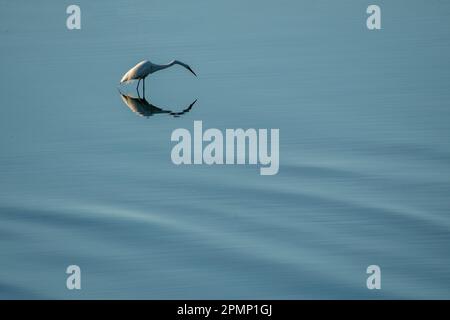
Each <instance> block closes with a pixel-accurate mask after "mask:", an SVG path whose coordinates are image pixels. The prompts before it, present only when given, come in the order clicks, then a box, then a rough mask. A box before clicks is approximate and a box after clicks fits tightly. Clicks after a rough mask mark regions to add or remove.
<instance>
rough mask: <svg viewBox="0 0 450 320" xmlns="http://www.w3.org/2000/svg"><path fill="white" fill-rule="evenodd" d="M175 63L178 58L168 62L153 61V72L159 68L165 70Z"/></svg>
mask: <svg viewBox="0 0 450 320" xmlns="http://www.w3.org/2000/svg"><path fill="white" fill-rule="evenodd" d="M174 64H177V61H176V60H173V61H171V62H169V63H168V64H154V63H152V72H156V71H159V70H163V69H166V68H169V67H171V66H173V65H174Z"/></svg>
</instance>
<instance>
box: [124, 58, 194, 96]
mask: <svg viewBox="0 0 450 320" xmlns="http://www.w3.org/2000/svg"><path fill="white" fill-rule="evenodd" d="M176 64H178V65H180V66H182V67H185V68H186V69H188V70H189V71H190V72H192V73H193V74H194V75H195V76H197V75H196V74H195V72H194V71H193V70H192V69H191V67H189V66H188V65H187V64H185V63H183V62H181V61H178V60H173V61H172V62H170V63H168V64H154V63H152V62H150V61H148V60H144V61H141V62H139V63H138V64H137V65H135V66H134V67H133V68H131V69H130V70H128V71H127V73H125V74H124V75H123V77H122V79H121V80H120V83H122V82H127V81H130V80H139V81H138V84H137V87H136V89H137V90H138V94H139V83H140V82H141V80H143V88H144V95H145V78H146V77H147V76H148V75H149V74H152V73H155V72H156V71H159V70H163V69H166V68H169V67H172V66H174V65H176Z"/></svg>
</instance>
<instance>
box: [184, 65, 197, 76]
mask: <svg viewBox="0 0 450 320" xmlns="http://www.w3.org/2000/svg"><path fill="white" fill-rule="evenodd" d="M186 68H188V70H189V71H190V72H192V73H193V74H194V76H197V75H196V74H195V72H194V70H192V69H191V67H189V66H186Z"/></svg>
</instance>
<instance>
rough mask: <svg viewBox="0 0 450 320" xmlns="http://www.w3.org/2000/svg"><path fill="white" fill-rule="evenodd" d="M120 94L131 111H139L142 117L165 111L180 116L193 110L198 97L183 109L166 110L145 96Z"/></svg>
mask: <svg viewBox="0 0 450 320" xmlns="http://www.w3.org/2000/svg"><path fill="white" fill-rule="evenodd" d="M119 93H120V96H121V98H122V101H123V102H124V103H125V104H126V105H127V107H128V108H130V110H131V111H133V112H134V113H137V114H138V115H140V116H142V117H146V118H148V117H151V116H153V115H155V114H160V113H165V114H167V115H170V116H173V117H179V116H181V115H183V114H185V113H188V112H189V111H191V109H192V107H193V106H194V104H195V103H196V102H197V99H195V100H194V102H192V103H191V104H190V105H189V106H187V107H186V108H185V109H183V110H181V111H172V110H166V109H162V108H160V107H157V106H155V105H153V104H151V103H150V102H148V101H147V100H146V99H145V98H141V97H137V98H136V97H132V96H128V95H125V94H123V93H121V92H119Z"/></svg>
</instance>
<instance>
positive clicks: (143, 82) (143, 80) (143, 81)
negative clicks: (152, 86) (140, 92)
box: [142, 78, 145, 99]
mask: <svg viewBox="0 0 450 320" xmlns="http://www.w3.org/2000/svg"><path fill="white" fill-rule="evenodd" d="M142 88H143V89H144V99H145V78H144V79H142Z"/></svg>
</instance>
